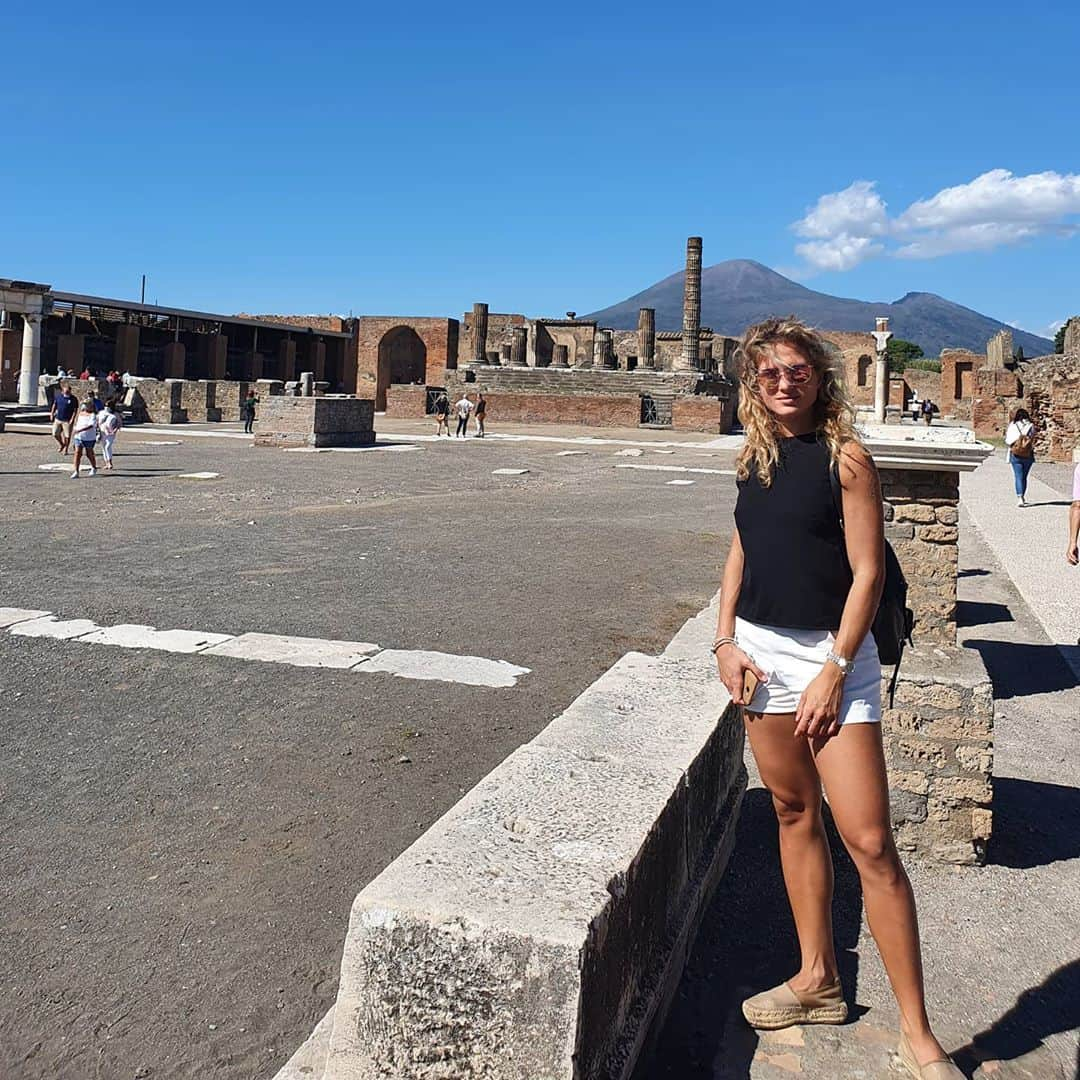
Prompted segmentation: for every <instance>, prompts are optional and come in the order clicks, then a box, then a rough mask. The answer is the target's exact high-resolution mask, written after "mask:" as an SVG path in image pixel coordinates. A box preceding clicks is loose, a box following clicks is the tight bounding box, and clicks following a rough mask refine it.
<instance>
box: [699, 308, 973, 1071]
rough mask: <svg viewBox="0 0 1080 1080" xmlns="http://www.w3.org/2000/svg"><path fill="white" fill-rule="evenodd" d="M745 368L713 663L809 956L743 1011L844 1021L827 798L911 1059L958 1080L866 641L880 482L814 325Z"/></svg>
mask: <svg viewBox="0 0 1080 1080" xmlns="http://www.w3.org/2000/svg"><path fill="white" fill-rule="evenodd" d="M737 362H738V363H739V365H740V368H741V372H740V383H741V388H740V394H739V419H740V420H741V421H742V425H743V428H744V430H745V432H746V441H745V443H744V446H743V448H742V450H741V451H740V452H739V456H738V459H737V463H736V478H737V486H738V499H737V502H736V506H735V530H734V534H733V537H732V542H731V549H730V551H729V554H728V558H727V562H726V564H725V567H724V573H723V585H722V589H721V598H720V612H719V619H718V623H717V637H716V640H715V642H714V643H713V648H712V652H713V654H714V656H715V657H716V662H717V666H718V669H719V673H720V677H721V678H722V680H723V682H724V685H725V686H726V687H727V688H728V689H729V690H730V692H731V695H732V698H733V700H734V701H735V702H736V703H737V704H743V705H745V714H744V715H745V720H744V723H745V727H746V731H747V734H748V737H749V741H750V747H751V749H752V751H753V754H754V758H755V759H756V761H757V765H758V769H759V771H760V773H761V778H762V781H763V782H764V784H765V786H766V787H767V788H768V789H769V792H770V794H771V795H772V801H773V807H774V809H775V812H776V816H777V819H778V823H779V830H780V859H781V863H782V866H783V871H784V882H785V884H786V887H787V893H788V899H789V901H790V903H791V910H792V914H793V915H794V919H795V930H796V933H797V935H798V940H799V948H800V952H801V957H802V959H801V965H800V967H799V970H798V971H797V972H795V974H794V975H792V976H791V978H790V979H788V980H787V981H786V982H783V983H781V984H780V985H779V986H777V987H774V988H773V989H771V990H766V991H764V992H762V993H759V994H756V995H754V996H753V997H750V998H748V999H747V1000H746V1001H744V1002H743V1014H744V1016H745V1017H746V1019H747V1021H748V1022H749V1023H750V1024H751V1026H753V1027H755V1028H761V1029H775V1028H782V1027H787V1026H790V1025H794V1024H808V1023H811V1024H813V1023H817V1024H840V1023H843V1021H844V1020H845V1019H846V1017H847V1012H848V1008H847V1003H846V1001H845V999H844V994H843V990H842V988H841V985H840V979H839V976H838V973H837V962H836V951H835V946H834V942H833V928H832V917H831V911H832V891H833V867H832V860H831V858H830V854H829V845H828V840H827V838H826V834H825V825H824V819H823V816H822V792H823V791H824V792H825V793H826V794H827V795H828V800H829V806H830V809H831V811H832V816H833V820H834V821H835V823H836V827H837V829H838V830H839V832H840V836H841V838H842V840H843V842H844V845H845V847H846V848H847V850H848V852H849V853H850V855H851V858H852V860H853V861H854V863H855V866H856V868H857V870H858V873H859V879H860V881H861V884H862V894H863V900H864V903H865V906H866V917H867V921H868V922H869V924H870V930H871V933H872V934H873V935H874V940H875V941H876V943H877V946H878V949H879V950H880V952H881V957H882V960H883V961H884V964H885V969H886V971H887V973H888V976H889V980H890V983H891V985H892V988H893V993H894V994H895V996H896V1001H897V1004H898V1006H899V1011H900V1028H901V1031H900V1042H899V1052H900V1057H901V1060H902V1061H903V1063H904V1065H905V1067H906V1068H907V1070H908V1072H909V1073H910V1074H911V1075H912V1076H914V1077H918V1078H921V1080H931V1078H932V1080H962V1078H963V1074H962V1073H961V1072H960V1071H959V1069H957V1068H956V1066H955V1065H954V1064H953V1063H952V1062H951V1061H950V1059H949V1057H948V1055H947V1054H946V1053H945V1051H944V1050H943V1049H942V1047H941V1044H940V1043H939V1042H938V1040H937V1039H936V1038H935V1036H934V1034H933V1031H932V1030H931V1027H930V1022H929V1020H928V1018H927V1014H926V1005H925V996H924V988H923V976H922V959H921V954H920V945H919V931H918V923H917V919H916V912H915V901H914V896H913V894H912V889H911V884H910V882H909V881H908V877H907V874H906V873H905V871H904V867H903V865H902V864H901V862H900V858H899V855H898V854H897V850H896V844H895V842H894V839H893V834H892V828H891V825H890V820H889V788H888V781H887V778H886V772H885V757H884V751H883V747H882V737H881V664H880V661H879V658H878V654H877V646H876V644H875V642H874V637H873V634H872V633H871V630H870V627H871V624H872V622H873V619H874V615H875V613H876V611H877V607H878V604H879V601H880V598H881V593H882V586H883V582H884V574H885V570H884V565H885V554H884V536H883V515H882V501H881V485H880V481H879V479H878V474H877V470H876V468H875V466H874V462H873V459H872V458H871V457H870V455H869V453H867V451H866V449H865V448H864V447H863V446H862V444H861V443H860V442H859V438H858V436H857V434H856V432H855V428H854V412H853V410H852V407H851V405H850V403H849V402H848V400H847V398H846V396H845V393H844V389H843V383H842V375H841V374H840V373H838V371H837V369H836V367H835V365H834V361H833V359H832V355H831V352H830V347H829V346H828V345H827V344H826V343H825V341H824V340H823V339H822V338H821V337H820V336H819V335H818V334H817V333H816V332H815V331H814V330H811V329H810V328H809V327H807V326H806V325H804V324H803V323H801V322H799V321H798V320H796V319H793V318H791V319H769V320H766V321H765V322H762V323H759V324H757V325H756V326H752V327H750V328H749V329H748V330H747V331H746V333H745V334H744V335H743V337H742V340H741V341H740V343H739V348H738V352H737ZM834 476H835V478H836V480H837V481H838V483H839V500H838V498H837V496H835V495H834ZM838 501H839V502H840V504H841V505H840V506H838V505H837V503H838ZM841 515H842V516H841ZM755 684H756V685H755ZM744 690H745V691H746V692H747V693H748V695H749V700H747V701H744V700H743V694H744Z"/></svg>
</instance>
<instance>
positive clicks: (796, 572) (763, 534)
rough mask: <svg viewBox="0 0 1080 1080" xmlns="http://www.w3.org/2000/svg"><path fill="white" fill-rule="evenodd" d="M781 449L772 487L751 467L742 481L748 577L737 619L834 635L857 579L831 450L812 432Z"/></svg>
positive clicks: (738, 515)
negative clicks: (834, 483) (840, 509)
mask: <svg viewBox="0 0 1080 1080" xmlns="http://www.w3.org/2000/svg"><path fill="white" fill-rule="evenodd" d="M779 446H780V460H779V462H777V465H776V469H775V472H774V474H773V481H772V486H771V487H767V488H766V487H762V486H761V484H760V483H759V481H758V478H757V474H756V473H755V472H754V470H753V469H751V471H750V475H749V476H748V477H747V479H746V480H740V481H739V482H738V488H739V498H738V501H737V502H736V503H735V524H736V525H737V526H738V529H739V539H740V540H741V541H742V548H743V573H742V587H741V588H740V590H739V602H738V604H737V605H736V608H735V614H736V615H738V616H739V617H740V618H742V619H746V620H747V621H748V622H753V623H759V624H762V625H765V626H779V627H784V628H786V629H791V630H833V631H835V630H838V629H839V628H840V615H841V613H842V612H843V610H844V603H845V602H846V600H847V595H848V591H849V590H850V589H851V581H852V577H851V566H850V564H849V563H848V558H847V550H846V548H845V546H844V531H843V529H842V528H841V526H840V515H839V513H838V512H837V509H836V503H835V501H834V499H833V492H832V484H831V482H830V480H829V470H830V467H831V466H830V463H829V448H828V446H827V445H826V444H825V443H824V442H823V441H821V440H820V439H819V437H818V435H817V433H814V432H812V433H811V434H809V435H797V436H795V437H794V438H788V439H781V440H780V441H779Z"/></svg>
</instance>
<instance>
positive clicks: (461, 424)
mask: <svg viewBox="0 0 1080 1080" xmlns="http://www.w3.org/2000/svg"><path fill="white" fill-rule="evenodd" d="M454 411H455V412H456V413H457V437H458V438H459V439H464V438H465V437H466V435H468V433H469V415H470V414H471V413H472V411H473V403H472V402H471V401H470V400H469V395H468V394H462V395H461V399H460V400H459V401H457V402H455V404H454Z"/></svg>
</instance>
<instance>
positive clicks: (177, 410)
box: [130, 379, 188, 424]
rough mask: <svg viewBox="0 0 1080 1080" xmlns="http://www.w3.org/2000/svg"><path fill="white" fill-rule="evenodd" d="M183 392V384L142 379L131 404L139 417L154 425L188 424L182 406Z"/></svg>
mask: <svg viewBox="0 0 1080 1080" xmlns="http://www.w3.org/2000/svg"><path fill="white" fill-rule="evenodd" d="M183 392H184V390H183V384H182V383H179V382H175V381H171V380H170V381H167V382H159V381H158V380H157V379H141V380H140V381H139V384H138V385H137V386H136V387H135V390H134V395H133V397H132V401H131V402H130V404H131V405H132V408H133V409H134V410H135V412H136V413H137V414H138V415H140V416H141V417H144V418H145V419H146V420H148V421H149V422H150V423H152V424H186V423H187V419H188V417H187V413H186V412H184V409H183V405H182V399H183Z"/></svg>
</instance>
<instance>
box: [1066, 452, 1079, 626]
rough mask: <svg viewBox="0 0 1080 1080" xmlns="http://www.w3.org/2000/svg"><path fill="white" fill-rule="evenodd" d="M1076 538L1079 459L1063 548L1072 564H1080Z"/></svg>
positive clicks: (1077, 534)
mask: <svg viewBox="0 0 1080 1080" xmlns="http://www.w3.org/2000/svg"><path fill="white" fill-rule="evenodd" d="M1078 539H1080V460H1078V461H1077V465H1076V468H1075V469H1073V497H1072V505H1071V506H1070V507H1069V543H1068V545H1067V546H1066V548H1065V559H1066V561H1067V562H1068V563H1069V564H1070V565H1072V566H1077V565H1080V550H1078V549H1077V542H1078ZM1077 644H1080V642H1078V643H1077Z"/></svg>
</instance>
